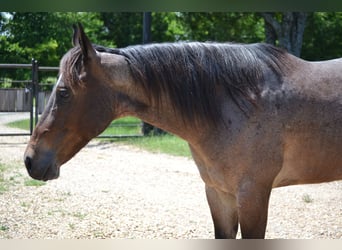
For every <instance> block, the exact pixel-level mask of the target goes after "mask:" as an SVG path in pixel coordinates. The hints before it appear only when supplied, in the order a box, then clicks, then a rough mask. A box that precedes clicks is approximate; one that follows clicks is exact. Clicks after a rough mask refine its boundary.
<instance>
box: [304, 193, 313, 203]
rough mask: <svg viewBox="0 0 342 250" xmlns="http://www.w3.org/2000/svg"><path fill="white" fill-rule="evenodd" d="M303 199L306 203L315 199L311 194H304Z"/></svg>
mask: <svg viewBox="0 0 342 250" xmlns="http://www.w3.org/2000/svg"><path fill="white" fill-rule="evenodd" d="M302 200H303V201H304V202H305V203H312V202H313V199H312V198H311V197H310V195H309V194H304V195H303V196H302Z"/></svg>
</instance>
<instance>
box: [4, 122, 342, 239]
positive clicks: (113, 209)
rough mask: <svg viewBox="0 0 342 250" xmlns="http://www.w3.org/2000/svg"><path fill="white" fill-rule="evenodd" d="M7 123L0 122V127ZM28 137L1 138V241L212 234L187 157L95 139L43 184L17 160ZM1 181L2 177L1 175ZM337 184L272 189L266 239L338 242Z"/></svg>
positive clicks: (341, 195) (340, 187)
mask: <svg viewBox="0 0 342 250" xmlns="http://www.w3.org/2000/svg"><path fill="white" fill-rule="evenodd" d="M5 129H6V128H5V127H3V126H1V125H0V132H3V131H4V130H5ZM28 139H29V138H28V137H25V136H22V137H0V163H1V164H2V165H6V166H9V169H8V170H7V171H6V172H5V174H4V175H3V176H2V179H5V181H7V182H8V183H9V185H8V190H7V191H4V192H3V193H2V194H0V238H10V239H42V238H43V239H90V238H134V239H137V238H139V239H141V238H144V239H145V238H154V239H155V238H157V239H169V238H172V239H189V238H201V239H206V238H213V237H214V233H213V226H212V222H211V218H210V213H209V208H208V205H207V202H206V199H205V193H204V184H203V182H202V180H201V179H200V177H199V174H198V171H197V169H196V167H195V164H194V163H193V161H192V160H191V159H187V158H183V157H172V156H168V155H164V154H152V153H148V152H144V151H142V150H138V149H136V148H132V147H129V146H122V145H121V146H118V145H115V144H113V143H104V142H99V141H96V140H93V141H92V142H90V143H89V145H87V146H86V147H85V148H84V149H82V150H81V152H80V153H78V154H77V155H76V156H75V157H74V158H73V159H72V160H70V161H69V162H68V163H67V164H65V165H64V166H63V167H62V169H61V176H60V178H59V179H57V180H54V181H49V182H47V183H46V184H45V185H42V186H31V185H29V184H25V181H27V180H29V177H28V175H27V173H26V170H25V168H24V166H23V163H22V156H23V152H24V150H25V147H26V143H27V141H28ZM0 179H1V178H0ZM341 191H342V182H341V181H340V182H330V183H324V184H316V185H301V186H291V187H284V188H278V189H274V190H273V191H272V196H271V201H270V208H269V220H268V227H267V233H266V237H267V238H287V239H298V238H301V239H341V238H342V192H341Z"/></svg>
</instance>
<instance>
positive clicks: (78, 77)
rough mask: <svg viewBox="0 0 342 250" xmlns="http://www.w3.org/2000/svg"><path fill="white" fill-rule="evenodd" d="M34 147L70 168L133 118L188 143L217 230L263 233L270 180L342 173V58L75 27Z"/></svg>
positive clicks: (54, 174)
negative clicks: (95, 36)
mask: <svg viewBox="0 0 342 250" xmlns="http://www.w3.org/2000/svg"><path fill="white" fill-rule="evenodd" d="M72 40H73V47H72V48H71V49H70V50H69V51H68V52H67V53H66V54H65V55H64V56H63V57H62V59H61V61H60V69H59V76H58V80H57V83H56V84H55V86H54V89H53V91H52V95H51V97H50V99H49V101H48V104H47V107H46V109H45V111H44V112H43V114H42V116H41V118H40V120H39V122H38V123H37V125H36V127H35V129H34V131H33V134H32V136H31V138H30V140H29V142H28V145H27V148H26V150H25V154H24V163H25V166H26V169H27V171H28V174H29V175H30V176H31V177H32V178H35V179H38V180H43V181H47V180H51V179H55V178H58V177H59V174H60V167H61V165H63V164H64V163H65V162H67V161H68V160H69V159H70V158H72V157H73V156H74V155H75V154H76V153H77V152H78V151H79V150H80V149H81V148H82V147H84V146H85V145H86V144H87V143H88V142H89V141H90V140H91V139H92V138H94V137H96V136H97V135H99V134H100V133H101V132H102V131H103V130H104V129H105V128H106V127H107V126H108V125H109V124H110V122H111V121H112V120H114V119H117V118H121V117H124V116H135V117H138V118H140V119H141V120H143V121H146V122H148V123H149V124H152V125H154V126H156V127H158V128H161V129H163V130H165V131H168V132H170V133H172V134H175V135H177V136H179V137H180V138H182V139H184V140H186V141H187V142H188V144H189V147H190V150H191V153H192V157H193V159H194V161H195V163H196V165H197V167H198V169H199V173H200V177H201V179H202V180H203V181H204V184H205V193H206V197H207V201H208V204H209V208H210V212H211V215H212V220H213V224H214V233H215V238H236V234H237V231H238V225H240V230H241V235H242V238H264V237H265V230H266V224H267V214H268V202H269V198H270V194H271V190H272V188H276V187H282V186H287V185H295V184H309V183H321V182H330V181H335V180H341V179H342V59H334V60H328V61H317V62H309V61H305V60H303V59H300V58H297V57H295V56H293V55H291V54H290V53H287V52H286V51H285V50H283V49H280V48H277V47H275V46H272V45H268V44H264V43H256V44H238V43H217V42H204V43H201V42H175V43H159V44H158V43H155V44H148V45H134V46H129V47H126V48H115V49H111V48H106V47H103V46H100V45H95V44H92V43H91V42H90V40H89V38H88V37H87V35H86V34H85V32H84V30H83V27H82V25H81V24H78V25H74V34H73V39H72Z"/></svg>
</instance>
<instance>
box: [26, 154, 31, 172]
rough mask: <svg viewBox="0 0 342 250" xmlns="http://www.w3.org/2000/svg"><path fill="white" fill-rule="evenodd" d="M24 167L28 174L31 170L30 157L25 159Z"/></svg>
mask: <svg viewBox="0 0 342 250" xmlns="http://www.w3.org/2000/svg"><path fill="white" fill-rule="evenodd" d="M25 166H26V169H27V171H28V172H29V173H30V172H31V169H32V159H31V157H29V156H26V157H25Z"/></svg>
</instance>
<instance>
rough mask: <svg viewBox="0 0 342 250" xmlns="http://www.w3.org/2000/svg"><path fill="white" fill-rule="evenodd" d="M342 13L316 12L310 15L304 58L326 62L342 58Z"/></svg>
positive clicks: (306, 31)
mask: <svg viewBox="0 0 342 250" xmlns="http://www.w3.org/2000/svg"><path fill="white" fill-rule="evenodd" d="M341 37H342V13H341V12H315V13H311V14H309V15H308V19H307V25H306V28H305V32H304V39H303V49H302V57H303V58H304V59H307V60H325V59H331V58H337V57H342V39H341Z"/></svg>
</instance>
